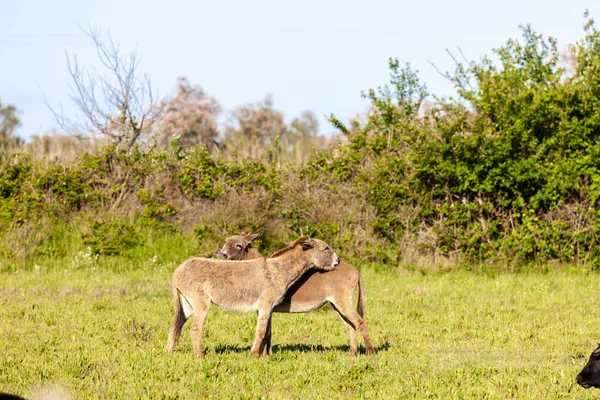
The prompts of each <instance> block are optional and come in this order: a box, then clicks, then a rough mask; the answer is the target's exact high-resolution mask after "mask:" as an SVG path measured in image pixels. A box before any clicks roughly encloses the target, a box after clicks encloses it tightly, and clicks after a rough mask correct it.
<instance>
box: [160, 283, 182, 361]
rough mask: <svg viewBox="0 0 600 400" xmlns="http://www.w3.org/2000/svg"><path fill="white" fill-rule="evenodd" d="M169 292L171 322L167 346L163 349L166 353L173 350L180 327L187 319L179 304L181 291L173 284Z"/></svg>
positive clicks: (179, 333)
mask: <svg viewBox="0 0 600 400" xmlns="http://www.w3.org/2000/svg"><path fill="white" fill-rule="evenodd" d="M171 293H172V295H173V322H171V327H170V329H169V339H168V340H167V346H166V347H165V351H166V352H167V353H172V352H173V348H174V347H175V343H177V341H178V340H179V336H180V335H181V328H182V327H183V324H185V321H186V320H187V318H186V315H185V312H184V309H183V307H182V304H181V300H182V299H181V297H183V296H182V295H181V292H179V289H177V288H176V287H175V285H173V286H172V287H171ZM184 300H185V298H184Z"/></svg>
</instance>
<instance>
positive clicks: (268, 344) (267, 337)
mask: <svg viewBox="0 0 600 400" xmlns="http://www.w3.org/2000/svg"><path fill="white" fill-rule="evenodd" d="M272 320H273V314H271V318H269V323H268V324H267V333H266V334H265V348H264V350H263V356H265V355H267V356H270V355H271V354H273V351H272V349H271V322H272Z"/></svg>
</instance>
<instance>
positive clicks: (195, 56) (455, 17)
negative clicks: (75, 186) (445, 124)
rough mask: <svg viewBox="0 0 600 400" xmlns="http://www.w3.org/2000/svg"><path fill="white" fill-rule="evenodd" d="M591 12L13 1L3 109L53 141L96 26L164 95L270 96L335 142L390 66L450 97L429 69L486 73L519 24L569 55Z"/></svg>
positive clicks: (270, 1) (69, 111)
mask: <svg viewBox="0 0 600 400" xmlns="http://www.w3.org/2000/svg"><path fill="white" fill-rule="evenodd" d="M586 9H588V10H589V11H590V14H591V16H592V17H596V18H598V17H600V3H597V2H593V1H589V0H588V1H580V0H570V1H564V0H547V1H529V0H518V1H517V0H504V1H501V2H500V1H495V2H491V1H482V0H478V1H474V0H454V1H447V0H445V1H444V0H430V1H420V2H416V1H401V0H396V1H381V0H369V1H354V0H343V1H338V0H319V1H314V0H302V1H290V0H288V1H282V0H254V1H241V0H240V1H227V0H220V1H210V2H209V1H204V0H195V1H193V0H192V1H177V0H171V1H168V2H165V1H164V0H163V1H155V0H144V1H134V0H127V1H124V0H120V1H117V0H102V1H97V2H89V1H81V0H54V1H35V0H20V1H10V2H6V3H5V4H3V5H2V13H1V14H0V101H1V102H2V104H4V105H6V104H14V105H15V106H16V107H17V108H18V109H19V110H20V111H21V114H20V118H21V121H22V124H21V126H20V128H19V129H18V131H17V134H18V135H19V136H21V137H23V138H25V139H29V138H31V136H32V135H42V134H44V133H47V132H49V131H50V130H51V129H55V128H57V127H58V126H57V123H56V121H55V119H54V116H53V114H52V113H51V111H50V110H49V108H48V106H47V105H46V104H45V99H46V100H47V101H48V103H49V104H50V105H51V106H52V107H54V108H60V107H62V109H63V110H64V112H65V114H66V115H67V116H74V115H75V111H74V110H75V107H74V104H73V101H72V100H71V98H70V94H71V90H72V84H71V82H70V76H69V74H68V70H67V66H66V55H67V54H69V55H76V56H77V57H78V60H79V62H81V64H82V65H84V66H86V67H88V68H98V59H97V56H96V53H95V47H94V45H93V43H92V42H91V40H90V39H89V38H88V37H87V36H86V35H85V33H84V31H83V29H85V28H86V27H88V26H93V27H95V28H97V29H100V30H101V32H102V33H103V34H104V36H103V37H104V38H106V37H107V36H106V34H108V33H110V35H111V37H112V39H113V41H114V42H115V43H117V44H118V45H119V46H120V48H121V50H122V51H123V52H125V53H127V52H130V51H132V50H134V49H135V50H136V51H137V54H138V56H139V57H140V65H139V72H140V73H145V74H148V75H149V76H150V78H151V80H152V85H153V87H154V88H156V89H157V90H158V91H159V94H160V95H168V94H171V93H172V92H173V90H174V88H175V85H176V79H177V77H179V76H187V77H188V78H189V81H190V82H191V83H193V84H198V85H200V86H202V87H203V88H204V90H205V91H206V92H207V93H208V94H210V95H212V96H214V97H216V99H217V100H218V101H219V102H220V103H221V105H222V106H223V108H224V109H225V110H227V109H229V110H230V109H232V108H234V107H236V106H239V105H243V104H247V103H251V102H256V101H259V100H262V99H264V97H265V96H266V95H267V94H271V95H272V96H273V101H274V108H275V109H277V110H280V111H282V112H283V113H284V115H285V118H286V120H288V121H290V120H291V119H292V118H294V117H295V116H299V115H300V113H301V112H302V111H304V110H311V111H313V112H314V113H315V114H316V115H317V116H318V117H319V121H320V131H321V132H322V133H331V132H333V131H334V128H333V127H331V125H330V124H329V123H328V122H327V121H326V116H327V115H329V114H331V113H333V114H334V115H335V116H336V117H337V118H338V119H340V120H342V121H346V120H348V119H349V118H350V117H352V116H353V115H355V114H357V113H359V112H363V111H365V110H366V108H367V105H368V103H367V101H366V100H364V99H363V98H362V97H361V92H362V91H364V90H368V89H369V88H376V87H378V86H382V85H384V84H386V83H387V82H388V78H389V71H388V65H387V63H388V59H389V58H390V57H393V58H398V59H399V61H400V62H401V63H402V64H404V63H406V62H410V63H411V66H412V67H413V68H415V69H417V70H419V77H420V78H421V80H422V81H423V82H425V83H426V84H427V88H428V90H429V91H430V92H431V93H435V94H437V95H441V96H449V95H452V94H453V88H452V85H451V84H450V83H449V82H448V81H447V80H446V79H444V78H443V77H442V76H441V75H440V74H439V73H438V72H436V70H435V68H434V67H433V66H431V64H430V63H433V64H435V65H436V66H437V68H438V69H440V70H441V71H444V72H445V71H451V70H452V69H453V61H452V59H451V58H450V57H449V56H448V54H447V52H446V49H448V50H450V51H453V52H455V53H456V52H457V50H456V49H457V48H460V49H461V50H462V52H463V53H464V54H465V56H466V57H467V58H468V59H469V60H479V59H480V58H481V57H483V56H484V55H491V54H492V50H493V49H494V48H498V47H500V46H502V45H503V44H505V43H506V41H507V40H508V39H510V38H519V37H520V30H519V25H520V24H531V25H532V27H533V29H534V30H535V31H537V32H540V33H542V34H544V35H549V36H552V37H554V38H556V39H558V41H559V45H566V44H568V43H572V42H575V41H576V40H579V39H581V38H582V36H583V23H584V18H583V13H584V11H585V10H586ZM225 118H226V116H225ZM225 120H226V119H225Z"/></svg>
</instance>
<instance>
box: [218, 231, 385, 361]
mask: <svg viewBox="0 0 600 400" xmlns="http://www.w3.org/2000/svg"><path fill="white" fill-rule="evenodd" d="M258 236H259V235H258V234H257V235H238V236H231V237H229V238H227V239H226V241H225V246H223V248H222V249H221V250H220V251H219V252H218V253H217V257H218V258H221V259H227V260H250V259H253V258H257V257H261V255H260V253H259V252H258V251H257V250H256V249H255V248H254V247H252V241H253V240H254V239H256V238H257V237H258ZM357 286H358V305H357V307H356V309H354V305H353V301H352V297H353V296H354V292H355V291H356V288H357ZM363 297H364V283H363V280H362V278H361V276H360V272H358V270H357V269H356V268H355V267H354V266H353V265H352V264H349V263H347V262H346V261H344V260H341V261H340V264H339V265H338V266H337V268H336V269H335V270H333V271H329V272H321V271H316V270H312V271H308V272H306V273H305V274H304V275H303V276H302V277H301V278H300V279H298V280H297V281H296V283H294V284H293V285H292V286H290V288H289V289H288V291H287V293H286V295H285V298H284V299H283V301H282V302H281V303H279V304H278V305H276V306H275V308H274V309H273V311H274V312H281V313H305V312H310V311H313V310H316V309H318V308H320V307H322V306H323V305H324V304H325V303H327V302H330V303H331V305H332V306H333V308H334V310H335V311H336V312H337V314H338V315H339V316H340V318H341V319H342V321H344V325H345V327H346V330H347V331H348V335H349V336H350V354H351V355H356V354H357V351H358V345H357V343H356V329H357V328H358V330H360V333H361V334H362V336H363V338H364V340H365V347H366V348H367V354H372V353H373V344H372V343H371V338H370V337H369V331H368V330H367V324H366V323H365V321H364V319H363V318H364V309H365V305H364V298H363ZM265 351H267V352H268V354H271V324H270V320H269V325H268V326H267V332H266V336H265Z"/></svg>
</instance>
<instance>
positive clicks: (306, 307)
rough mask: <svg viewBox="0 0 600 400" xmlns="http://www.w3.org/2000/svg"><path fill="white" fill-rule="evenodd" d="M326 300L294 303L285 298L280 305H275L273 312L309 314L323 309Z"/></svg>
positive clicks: (305, 300)
mask: <svg viewBox="0 0 600 400" xmlns="http://www.w3.org/2000/svg"><path fill="white" fill-rule="evenodd" d="M326 302H327V299H312V300H310V299H303V300H302V301H294V300H292V299H289V298H287V297H286V298H285V299H284V300H283V301H282V302H281V303H279V304H277V305H276V306H275V308H273V311H275V312H278V313H305V312H311V311H314V310H316V309H318V308H321V307H323V304H325V303H326Z"/></svg>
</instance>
